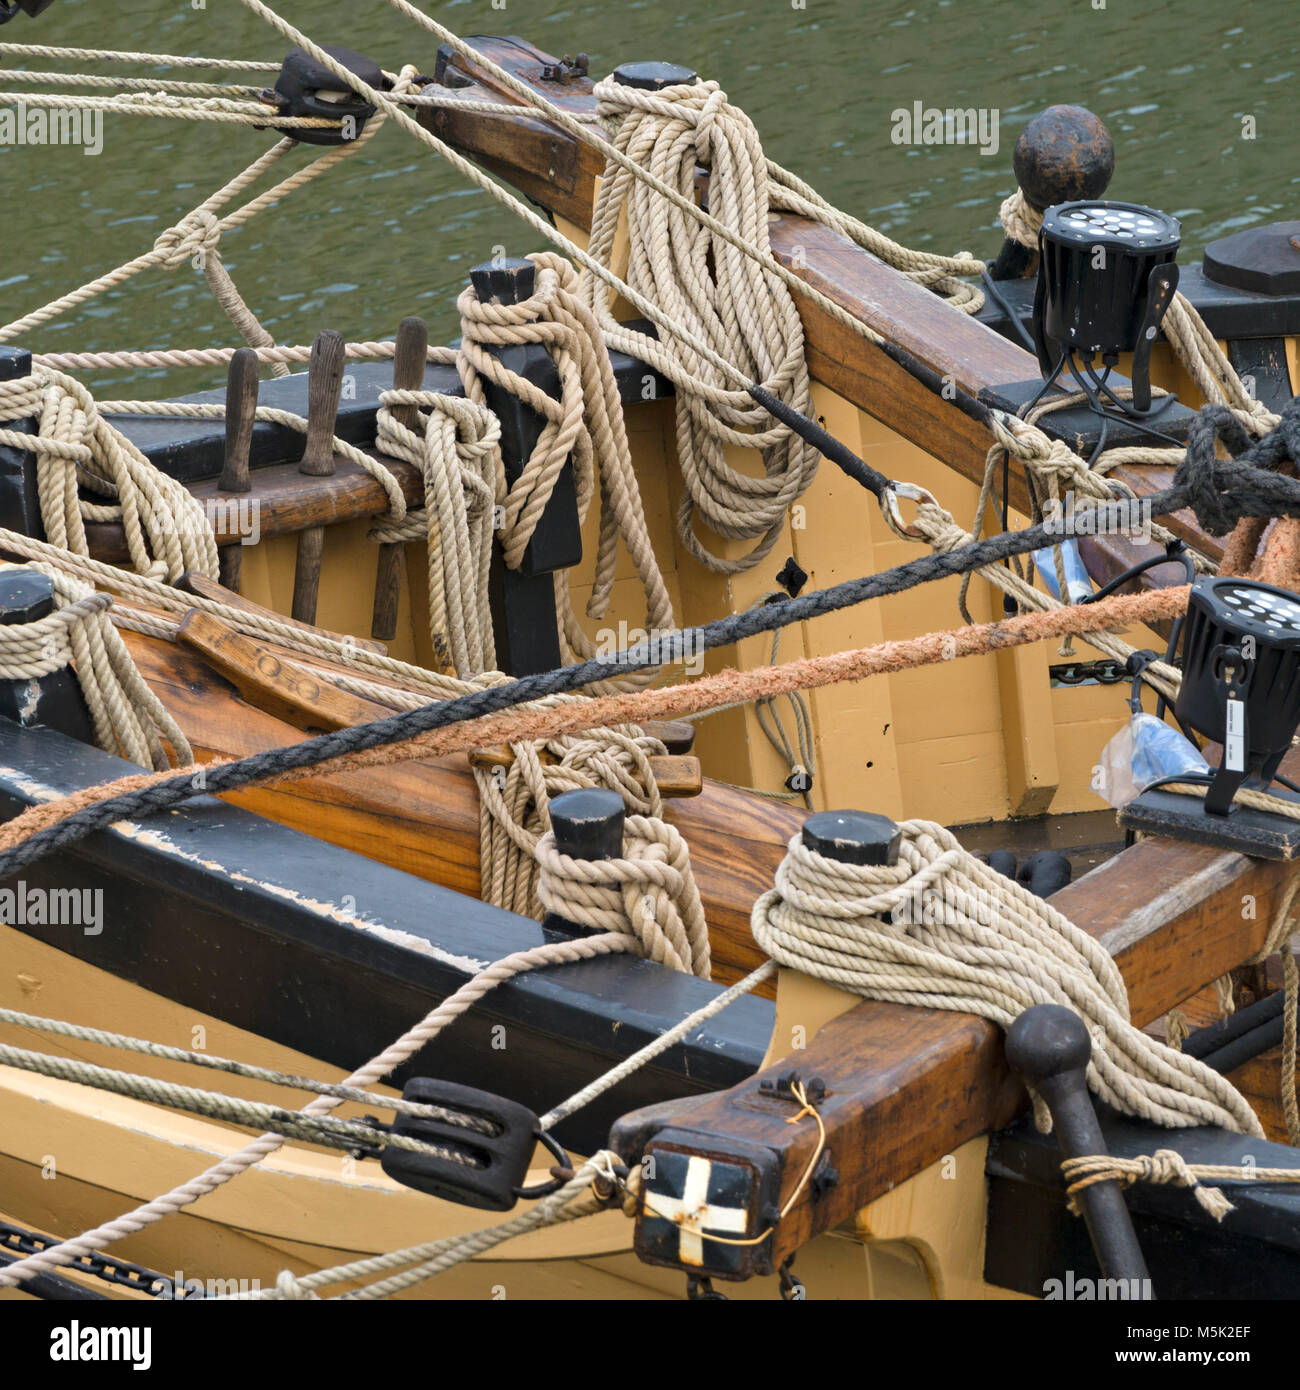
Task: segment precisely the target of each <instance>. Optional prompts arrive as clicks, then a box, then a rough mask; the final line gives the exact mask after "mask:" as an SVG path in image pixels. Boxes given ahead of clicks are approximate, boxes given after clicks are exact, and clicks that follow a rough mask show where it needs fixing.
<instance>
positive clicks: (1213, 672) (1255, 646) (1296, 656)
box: [1174, 576, 1300, 816]
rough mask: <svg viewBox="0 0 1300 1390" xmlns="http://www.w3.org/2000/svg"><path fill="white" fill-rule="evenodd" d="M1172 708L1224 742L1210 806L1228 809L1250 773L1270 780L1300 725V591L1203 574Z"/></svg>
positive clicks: (1214, 811) (1190, 608)
mask: <svg viewBox="0 0 1300 1390" xmlns="http://www.w3.org/2000/svg"><path fill="white" fill-rule="evenodd" d="M1174 714H1175V716H1176V717H1177V718H1178V719H1179V720H1180V721H1181V722H1182V723H1183V724H1185V725H1187V727H1188V728H1191V729H1195V730H1196V732H1197V733H1199V734H1203V735H1204V736H1205V737H1206V738H1209V739H1213V740H1214V741H1215V742H1216V743H1220V744H1222V745H1223V756H1222V759H1221V760H1220V764H1219V769H1218V771H1217V772H1216V773H1215V775H1214V780H1213V782H1212V783H1211V785H1210V790H1209V793H1208V794H1207V795H1206V798H1205V810H1206V812H1207V813H1209V814H1210V815H1217V816H1226V815H1227V814H1228V812H1229V811H1230V810H1231V809H1232V798H1233V795H1234V793H1235V792H1236V790H1237V788H1238V787H1240V786H1241V785H1242V783H1244V782H1245V781H1246V779H1247V778H1250V777H1253V778H1256V779H1257V780H1258V781H1259V782H1260V783H1261V784H1262V785H1264V786H1267V785H1268V783H1269V782H1271V781H1272V780H1273V776H1274V774H1275V773H1276V772H1277V769H1278V764H1279V763H1281V761H1282V757H1283V755H1284V754H1285V753H1286V751H1287V749H1289V748H1290V747H1291V739H1292V737H1293V736H1294V734H1295V731H1296V726H1297V725H1300V597H1298V596H1297V595H1296V594H1293V593H1291V592H1290V591H1289V590H1287V589H1279V588H1276V587H1275V586H1274V585H1272V584H1261V583H1259V582H1258V581H1257V580H1253V579H1234V578H1229V577H1227V576H1224V577H1217V576H1212V577H1206V578H1202V579H1198V580H1197V581H1196V583H1195V584H1194V585H1193V586H1192V593H1191V598H1190V599H1189V601H1188V604H1187V622H1186V624H1185V625H1184V627H1183V681H1182V686H1181V688H1180V689H1179V692H1178V701H1177V703H1176V704H1175V706H1174Z"/></svg>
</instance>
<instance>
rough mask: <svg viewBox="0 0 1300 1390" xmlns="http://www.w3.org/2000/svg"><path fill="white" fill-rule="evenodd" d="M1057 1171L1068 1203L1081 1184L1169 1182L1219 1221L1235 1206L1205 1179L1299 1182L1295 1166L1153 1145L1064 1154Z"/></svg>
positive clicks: (1085, 1186)
mask: <svg viewBox="0 0 1300 1390" xmlns="http://www.w3.org/2000/svg"><path fill="white" fill-rule="evenodd" d="M1061 1172H1062V1174H1063V1175H1064V1177H1065V1180H1066V1182H1067V1183H1068V1184H1069V1186H1068V1187H1067V1188H1066V1191H1067V1192H1068V1193H1069V1197H1070V1204H1071V1207H1072V1208H1073V1207H1074V1206H1075V1202H1074V1199H1075V1196H1076V1194H1077V1193H1079V1192H1081V1191H1083V1189H1084V1188H1087V1187H1091V1186H1092V1185H1093V1184H1094V1183H1098V1182H1117V1183H1119V1184H1120V1185H1121V1186H1123V1187H1131V1186H1132V1185H1133V1184H1134V1183H1135V1182H1156V1183H1172V1184H1174V1185H1175V1186H1176V1187H1186V1188H1190V1189H1191V1191H1192V1194H1193V1196H1195V1198H1196V1200H1197V1202H1198V1204H1199V1205H1200V1207H1201V1209H1202V1210H1203V1211H1206V1212H1208V1213H1209V1214H1210V1215H1211V1216H1212V1217H1213V1218H1214V1219H1215V1220H1216V1221H1222V1220H1223V1218H1224V1217H1225V1216H1226V1215H1227V1214H1228V1213H1229V1212H1230V1211H1233V1210H1235V1208H1234V1207H1233V1205H1232V1203H1231V1202H1230V1201H1228V1199H1227V1198H1226V1197H1225V1196H1224V1195H1223V1193H1222V1192H1220V1191H1219V1190H1218V1189H1217V1188H1213V1187H1208V1188H1207V1187H1202V1186H1201V1180H1202V1179H1204V1180H1205V1181H1206V1182H1232V1183H1238V1182H1262V1183H1273V1182H1288V1183H1290V1182H1300V1170H1298V1169H1295V1168H1247V1167H1245V1166H1244V1165H1243V1166H1240V1167H1238V1166H1234V1165H1233V1164H1230V1163H1188V1162H1187V1160H1186V1159H1184V1158H1183V1156H1182V1154H1180V1153H1177V1152H1175V1150H1173V1149H1157V1150H1156V1151H1155V1153H1153V1154H1139V1155H1138V1156H1137V1157H1136V1158H1113V1157H1111V1156H1110V1155H1109V1154H1090V1155H1088V1156H1086V1157H1084V1158H1067V1159H1066V1160H1065V1161H1064V1162H1063V1163H1062V1164H1061ZM1076 1209H1077V1208H1076Z"/></svg>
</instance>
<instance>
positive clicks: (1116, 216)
mask: <svg viewBox="0 0 1300 1390" xmlns="http://www.w3.org/2000/svg"><path fill="white" fill-rule="evenodd" d="M1181 236H1182V229H1181V227H1180V226H1179V224H1178V219H1177V218H1174V217H1170V216H1169V215H1168V214H1167V213H1163V212H1158V211H1157V210H1156V209H1155V208H1147V207H1142V206H1140V205H1139V204H1137V203H1111V202H1103V201H1098V200H1092V201H1088V202H1078V203H1058V204H1057V205H1056V206H1055V207H1051V208H1048V209H1047V211H1046V212H1045V213H1044V214H1043V226H1042V230H1041V231H1040V232H1039V234H1038V248H1039V268H1038V286H1037V290H1036V292H1035V295H1034V324H1033V327H1034V344H1035V346H1036V348H1037V350H1038V361H1039V364H1040V366H1041V367H1042V370H1043V375H1044V376H1045V377H1046V378H1048V379H1049V380H1054V379H1055V377H1056V376H1057V374H1059V372H1060V371H1061V368H1062V366H1063V365H1064V364H1065V363H1066V362H1067V361H1068V362H1070V364H1071V370H1072V372H1073V374H1074V376H1075V378H1076V380H1080V382H1081V384H1083V383H1082V378H1081V374H1080V372H1079V371H1078V369H1077V367H1076V366H1075V365H1074V361H1073V359H1074V357H1075V355H1076V354H1078V355H1080V356H1082V357H1083V358H1085V359H1087V358H1091V357H1093V356H1094V355H1097V354H1100V356H1101V359H1102V362H1103V363H1104V364H1105V365H1106V366H1107V367H1113V366H1115V364H1116V363H1117V362H1118V361H1119V354H1120V353H1122V352H1131V353H1132V354H1133V370H1132V380H1133V408H1134V409H1135V410H1136V411H1137V412H1139V413H1144V412H1146V411H1148V410H1150V408H1151V349H1152V346H1153V345H1154V343H1155V340H1156V334H1157V333H1158V331H1159V328H1160V321H1161V319H1163V318H1164V316H1165V311H1166V310H1167V309H1168V308H1169V304H1170V302H1171V301H1172V299H1173V297H1174V291H1175V290H1176V289H1177V288H1178V266H1177V264H1176V263H1175V260H1174V257H1175V256H1176V255H1177V254H1178V244H1179V240H1180V238H1181ZM1099 385H1100V383H1099ZM1085 389H1086V386H1085Z"/></svg>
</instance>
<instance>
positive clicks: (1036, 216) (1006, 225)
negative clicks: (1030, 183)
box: [998, 188, 1043, 251]
mask: <svg viewBox="0 0 1300 1390" xmlns="http://www.w3.org/2000/svg"><path fill="white" fill-rule="evenodd" d="M998 221H999V222H1001V223H1002V230H1003V232H1005V233H1006V235H1007V236H1008V237H1010V238H1011V240H1012V241H1015V242H1018V243H1019V244H1020V245H1021V246H1023V247H1025V249H1026V250H1029V251H1033V250H1036V249H1037V247H1038V230H1039V228H1040V227H1041V226H1042V225H1043V214H1042V213H1041V212H1039V211H1038V209H1037V208H1035V207H1033V206H1031V205H1030V203H1029V201H1028V199H1026V197H1025V193H1024V189H1022V188H1017V189H1016V191H1015V192H1014V193H1012V194H1011V196H1010V197H1008V198H1004V199H1003V201H1002V206H1001V207H1000V208H999V209H998Z"/></svg>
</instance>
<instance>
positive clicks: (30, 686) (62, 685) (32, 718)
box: [0, 568, 95, 743]
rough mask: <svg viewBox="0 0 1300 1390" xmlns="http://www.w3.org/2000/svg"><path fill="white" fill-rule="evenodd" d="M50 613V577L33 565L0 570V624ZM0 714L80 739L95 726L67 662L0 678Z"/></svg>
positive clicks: (87, 738)
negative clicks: (57, 667)
mask: <svg viewBox="0 0 1300 1390" xmlns="http://www.w3.org/2000/svg"><path fill="white" fill-rule="evenodd" d="M53 612H54V581H53V580H52V579H51V578H50V577H49V575H48V574H42V573H41V571H40V570H33V569H23V568H15V569H5V570H0V626H3V627H16V626H19V625H20V624H23V623H34V622H37V621H39V620H40V619H41V618H46V617H48V616H49V615H50V614H51V613H53ZM0 716H3V717H4V718H5V719H12V720H13V721H14V722H15V723H16V724H21V725H23V727H24V728H32V727H34V726H36V725H44V726H45V727H46V728H50V729H57V730H58V731H59V732H60V733H61V734H67V735H68V737H69V738H75V739H78V740H80V741H81V742H82V743H94V741H95V731H94V725H93V724H92V722H91V718H90V711H89V710H88V709H87V708H86V701H85V697H84V696H83V695H82V693H81V687H80V685H78V684H77V677H76V675H75V674H74V673H73V671H72V668H71V667H69V666H65V667H63V668H62V669H61V670H58V671H51V672H50V673H49V674H48V675H45V676H32V677H27V678H18V679H12V680H0Z"/></svg>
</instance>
